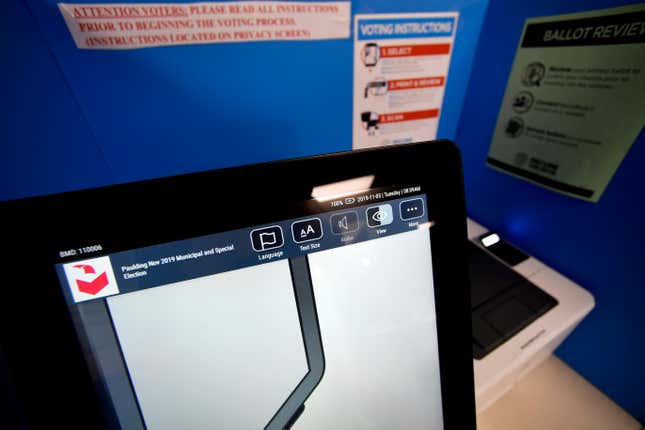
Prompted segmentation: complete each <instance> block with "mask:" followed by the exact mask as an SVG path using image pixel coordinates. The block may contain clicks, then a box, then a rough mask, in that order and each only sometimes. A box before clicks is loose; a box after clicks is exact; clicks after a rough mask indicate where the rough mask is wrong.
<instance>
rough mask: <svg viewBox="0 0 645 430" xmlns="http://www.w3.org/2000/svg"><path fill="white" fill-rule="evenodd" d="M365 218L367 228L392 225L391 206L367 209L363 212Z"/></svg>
mask: <svg viewBox="0 0 645 430" xmlns="http://www.w3.org/2000/svg"><path fill="white" fill-rule="evenodd" d="M365 215H366V218H367V225H368V226H369V227H379V226H384V225H388V224H392V221H393V220H394V216H393V215H392V206H390V205H387V204H385V205H378V206H372V207H371V208H367V211H366V212H365Z"/></svg>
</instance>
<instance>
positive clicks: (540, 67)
mask: <svg viewBox="0 0 645 430" xmlns="http://www.w3.org/2000/svg"><path fill="white" fill-rule="evenodd" d="M545 75H546V67H544V64H542V63H540V62H539V61H536V62H534V63H531V64H529V65H528V66H526V69H524V73H522V83H523V84H524V85H526V86H527V87H539V86H540V84H541V83H542V80H543V79H544V76H545Z"/></svg>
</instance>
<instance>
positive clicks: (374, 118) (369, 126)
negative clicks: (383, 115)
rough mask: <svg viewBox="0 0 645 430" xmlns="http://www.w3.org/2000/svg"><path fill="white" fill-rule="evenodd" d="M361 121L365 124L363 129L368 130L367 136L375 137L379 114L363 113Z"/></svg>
mask: <svg viewBox="0 0 645 430" xmlns="http://www.w3.org/2000/svg"><path fill="white" fill-rule="evenodd" d="M361 121H362V122H363V128H364V129H365V130H367V134H369V135H370V136H374V134H376V130H378V123H379V115H378V112H370V111H366V112H363V113H361Z"/></svg>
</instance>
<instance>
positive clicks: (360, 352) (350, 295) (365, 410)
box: [293, 230, 443, 430]
mask: <svg viewBox="0 0 645 430" xmlns="http://www.w3.org/2000/svg"><path fill="white" fill-rule="evenodd" d="M309 265H310V270H311V278H312V283H313V289H314V295H315V298H316V306H317V308H318V319H319V324H320V331H321V337H322V342H323V349H324V354H325V363H326V365H325V374H324V376H323V378H322V381H321V382H320V384H319V385H318V387H317V388H316V390H315V391H314V392H313V393H312V394H311V396H310V397H309V399H308V400H307V402H306V404H305V410H304V412H303V414H302V415H301V416H300V418H299V419H298V421H296V423H295V425H294V426H293V428H294V429H298V430H300V429H321V430H322V429H341V428H342V429H354V430H355V429H372V430H376V429H388V430H391V429H433V430H434V429H442V428H443V417H442V409H441V387H440V379H439V378H440V376H439V360H438V343H437V330H436V323H435V321H436V317H435V305H434V291H433V278H432V266H431V254H430V240H429V233H428V231H427V230H416V231H410V232H407V233H402V234H397V235H393V236H389V237H385V238H382V239H377V240H371V241H367V242H362V243H359V244H356V245H352V246H345V247H341V248H336V249H332V250H327V251H322V252H319V253H315V254H311V255H309Z"/></svg>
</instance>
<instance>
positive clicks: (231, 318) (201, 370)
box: [107, 260, 308, 430]
mask: <svg viewBox="0 0 645 430" xmlns="http://www.w3.org/2000/svg"><path fill="white" fill-rule="evenodd" d="M107 302H108V306H109V309H110V314H111V316H112V320H113V322H114V326H115V329H116V332H117V336H118V339H119V342H120V344H121V349H122V351H123V355H124V358H125V362H126V365H127V367H128V371H129V373H130V377H131V379H132V383H133V386H134V389H135V392H136V396H137V399H138V401H139V405H140V408H141V412H142V414H143V418H144V420H145V422H146V425H147V428H148V429H150V430H157V429H173V430H177V429H262V428H263V427H264V426H265V425H266V424H267V422H268V421H269V420H270V419H271V417H272V416H273V415H274V414H275V412H276V411H277V410H278V408H279V407H280V405H281V404H282V403H283V402H284V400H285V399H286V398H287V396H288V395H289V393H291V391H292V390H293V389H294V388H295V387H296V386H297V384H298V383H299V382H300V380H301V379H302V378H303V377H304V376H305V374H306V373H307V371H308V367H307V360H306V355H305V350H304V344H303V340H302V334H301V331H300V323H299V319H298V311H297V308H296V302H295V297H294V293H293V286H292V282H291V274H290V270H289V263H288V261H287V260H281V261H277V262H274V263H268V264H264V265H261V266H255V267H249V268H245V269H240V270H234V271H230V272H226V273H221V274H217V275H213V276H207V277H203V278H199V279H194V280H191V281H186V282H179V283H175V284H169V285H165V286H162V287H158V288H151V289H147V290H143V291H139V292H135V293H130V294H125V295H122V296H114V297H110V298H108V299H107Z"/></svg>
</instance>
